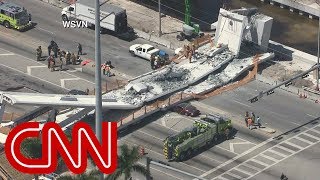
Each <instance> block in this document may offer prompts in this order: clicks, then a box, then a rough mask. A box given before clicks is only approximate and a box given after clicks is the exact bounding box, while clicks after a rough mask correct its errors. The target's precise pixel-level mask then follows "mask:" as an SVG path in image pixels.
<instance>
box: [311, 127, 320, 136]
mask: <svg viewBox="0 0 320 180" xmlns="http://www.w3.org/2000/svg"><path fill="white" fill-rule="evenodd" d="M309 131H311V132H313V133H315V134H318V135H319V136H320V132H318V131H315V130H314V129H310V130H309ZM316 137H317V138H320V137H318V136H316Z"/></svg>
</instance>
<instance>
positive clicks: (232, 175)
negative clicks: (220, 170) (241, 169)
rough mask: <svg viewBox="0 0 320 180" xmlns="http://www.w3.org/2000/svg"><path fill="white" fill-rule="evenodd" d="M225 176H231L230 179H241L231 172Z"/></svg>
mask: <svg viewBox="0 0 320 180" xmlns="http://www.w3.org/2000/svg"><path fill="white" fill-rule="evenodd" d="M226 174H227V175H229V176H231V177H234V178H237V179H242V178H243V177H241V176H238V175H236V174H234V173H232V172H228V173H226Z"/></svg>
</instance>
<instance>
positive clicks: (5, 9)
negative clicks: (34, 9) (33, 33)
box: [0, 1, 32, 30]
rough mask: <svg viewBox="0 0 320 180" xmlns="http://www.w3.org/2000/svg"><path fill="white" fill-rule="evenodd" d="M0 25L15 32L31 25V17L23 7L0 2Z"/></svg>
mask: <svg viewBox="0 0 320 180" xmlns="http://www.w3.org/2000/svg"><path fill="white" fill-rule="evenodd" d="M0 23H2V24H3V25H4V26H5V27H6V28H14V29H17V30H23V29H26V28H27V27H30V26H31V25H32V24H31V15H30V14H28V12H27V10H26V9H25V8H24V7H22V6H19V5H16V4H14V3H10V2H3V1H0Z"/></svg>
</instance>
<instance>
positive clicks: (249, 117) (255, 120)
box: [244, 111, 261, 130]
mask: <svg viewBox="0 0 320 180" xmlns="http://www.w3.org/2000/svg"><path fill="white" fill-rule="evenodd" d="M244 120H245V123H246V126H247V127H248V128H249V129H250V130H252V128H253V126H258V127H259V128H261V119H260V117H259V116H257V117H256V115H255V114H254V112H251V113H250V114H249V112H248V111H247V112H246V114H245V118H244Z"/></svg>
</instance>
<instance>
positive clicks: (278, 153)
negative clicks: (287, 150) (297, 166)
mask: <svg viewBox="0 0 320 180" xmlns="http://www.w3.org/2000/svg"><path fill="white" fill-rule="evenodd" d="M268 151H269V152H271V153H273V154H276V155H278V156H281V157H282V158H284V157H286V156H287V155H285V154H282V153H280V152H278V151H275V150H272V149H269V150H268ZM268 151H267V152H268Z"/></svg>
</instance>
